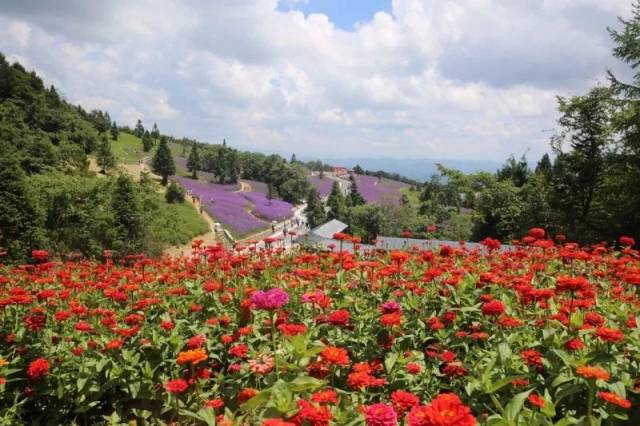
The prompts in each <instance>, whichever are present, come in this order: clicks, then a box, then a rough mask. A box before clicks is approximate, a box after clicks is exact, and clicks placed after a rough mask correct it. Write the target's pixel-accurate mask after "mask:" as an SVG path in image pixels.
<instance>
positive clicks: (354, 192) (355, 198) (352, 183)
mask: <svg viewBox="0 0 640 426" xmlns="http://www.w3.org/2000/svg"><path fill="white" fill-rule="evenodd" d="M366 203H367V201H366V200H365V199H364V197H363V196H362V195H361V194H360V192H359V191H358V184H357V183H356V179H355V178H354V177H353V175H349V195H348V196H347V204H348V205H349V206H350V207H354V206H361V205H363V204H366Z"/></svg>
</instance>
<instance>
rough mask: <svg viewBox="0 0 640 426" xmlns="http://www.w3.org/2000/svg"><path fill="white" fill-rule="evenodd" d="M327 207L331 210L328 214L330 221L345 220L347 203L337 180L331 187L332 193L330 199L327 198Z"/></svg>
mask: <svg viewBox="0 0 640 426" xmlns="http://www.w3.org/2000/svg"><path fill="white" fill-rule="evenodd" d="M327 207H328V208H329V211H328V212H327V217H328V219H338V220H345V217H346V209H347V206H346V201H345V197H344V195H343V194H342V189H341V188H340V184H339V183H338V181H336V180H334V181H333V184H332V186H331V193H330V194H329V198H327Z"/></svg>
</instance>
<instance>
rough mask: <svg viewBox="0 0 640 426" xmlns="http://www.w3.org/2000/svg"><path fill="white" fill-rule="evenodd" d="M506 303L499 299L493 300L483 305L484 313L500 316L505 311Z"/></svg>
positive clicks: (485, 314)
mask: <svg viewBox="0 0 640 426" xmlns="http://www.w3.org/2000/svg"><path fill="white" fill-rule="evenodd" d="M504 309H505V307H504V303H502V302H501V301H499V300H492V301H490V302H487V303H485V304H484V305H482V315H484V316H498V315H501V314H502V313H504Z"/></svg>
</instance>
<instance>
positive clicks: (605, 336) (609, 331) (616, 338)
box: [596, 327, 624, 343]
mask: <svg viewBox="0 0 640 426" xmlns="http://www.w3.org/2000/svg"><path fill="white" fill-rule="evenodd" d="M596 335H597V336H598V337H599V338H601V339H602V340H604V341H605V342H609V343H617V342H621V341H623V340H624V333H623V332H622V331H621V330H619V329H617V328H607V327H599V328H598V329H597V330H596Z"/></svg>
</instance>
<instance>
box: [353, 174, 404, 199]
mask: <svg viewBox="0 0 640 426" xmlns="http://www.w3.org/2000/svg"><path fill="white" fill-rule="evenodd" d="M356 184H357V185H358V190H359V191H360V194H362V196H363V197H364V199H365V200H367V202H369V203H381V204H400V197H401V196H402V192H401V190H402V189H403V188H406V187H407V186H408V185H407V184H406V183H402V182H398V181H395V180H390V179H384V178H383V179H378V178H377V177H375V176H365V175H357V176H356Z"/></svg>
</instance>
